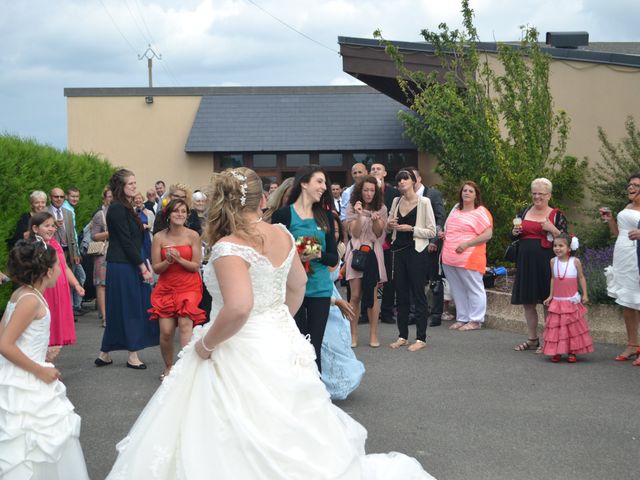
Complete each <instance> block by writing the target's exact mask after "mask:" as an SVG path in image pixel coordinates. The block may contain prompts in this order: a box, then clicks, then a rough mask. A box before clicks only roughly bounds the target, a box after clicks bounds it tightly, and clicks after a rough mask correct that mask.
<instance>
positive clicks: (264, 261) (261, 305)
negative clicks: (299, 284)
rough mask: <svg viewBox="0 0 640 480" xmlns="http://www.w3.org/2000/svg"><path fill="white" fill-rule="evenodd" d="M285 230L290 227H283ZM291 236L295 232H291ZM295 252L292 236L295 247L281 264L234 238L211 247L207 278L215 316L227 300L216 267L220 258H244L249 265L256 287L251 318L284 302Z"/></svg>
mask: <svg viewBox="0 0 640 480" xmlns="http://www.w3.org/2000/svg"><path fill="white" fill-rule="evenodd" d="M282 228H283V230H284V231H285V232H287V233H288V231H287V230H286V229H285V228H284V227H282ZM289 236H290V237H291V235H290V234H289ZM294 254H295V243H294V241H293V237H291V249H290V250H289V255H287V258H286V259H285V260H284V262H282V264H281V265H278V266H274V265H273V264H272V263H271V261H270V260H269V259H268V258H267V257H265V256H264V255H262V254H260V253H258V252H257V251H256V250H255V249H253V248H252V247H249V246H245V245H238V244H237V243H231V242H218V243H216V244H215V245H214V246H213V249H212V250H211V259H210V260H209V264H208V265H207V268H205V271H204V282H205V285H206V287H207V290H209V293H210V294H211V298H212V303H211V319H212V320H214V319H215V317H216V315H217V314H218V312H219V311H220V309H221V308H222V305H223V301H222V295H221V293H220V285H219V284H218V279H217V277H216V274H215V271H214V269H213V264H214V263H215V261H216V260H218V259H219V258H222V257H227V256H236V257H240V258H242V259H243V260H244V261H245V262H247V264H248V265H249V275H250V276H251V287H252V288H253V298H254V300H253V310H252V311H251V315H250V316H249V317H250V319H251V318H253V317H254V316H255V315H259V314H261V313H265V312H269V311H273V310H275V309H278V308H281V307H283V306H284V300H285V296H286V293H287V276H288V275H289V270H290V269H291V262H292V261H293V256H294Z"/></svg>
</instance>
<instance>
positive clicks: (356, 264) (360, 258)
mask: <svg viewBox="0 0 640 480" xmlns="http://www.w3.org/2000/svg"><path fill="white" fill-rule="evenodd" d="M371 252H373V250H372V249H371V247H370V246H369V245H362V246H361V247H360V248H359V249H358V250H353V251H352V252H351V268H353V269H354V270H356V271H358V272H364V271H365V269H366V268H367V261H368V260H369V256H370V255H371Z"/></svg>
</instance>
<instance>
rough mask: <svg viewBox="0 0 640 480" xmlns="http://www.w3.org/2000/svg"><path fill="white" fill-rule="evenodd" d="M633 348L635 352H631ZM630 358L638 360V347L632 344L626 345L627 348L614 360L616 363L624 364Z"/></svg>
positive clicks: (639, 354)
mask: <svg viewBox="0 0 640 480" xmlns="http://www.w3.org/2000/svg"><path fill="white" fill-rule="evenodd" d="M634 348H635V349H636V351H635V352H634V351H632V350H633V349H634ZM627 352H629V353H627ZM625 354H626V355H625ZM631 357H638V358H640V347H639V346H638V345H635V344H633V343H629V344H628V345H627V347H626V348H625V349H624V351H623V352H622V353H621V354H620V355H618V356H616V359H615V360H616V362H626V361H627V360H629V359H630V358H631Z"/></svg>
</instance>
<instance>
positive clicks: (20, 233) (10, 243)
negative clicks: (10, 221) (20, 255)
mask: <svg viewBox="0 0 640 480" xmlns="http://www.w3.org/2000/svg"><path fill="white" fill-rule="evenodd" d="M30 220H31V213H29V212H27V213H23V214H22V215H20V218H19V219H18V223H17V224H16V231H15V232H14V233H13V237H11V238H7V248H8V249H9V250H11V249H12V248H13V247H14V246H15V244H16V242H17V241H18V240H24V232H26V231H28V230H29V221H30Z"/></svg>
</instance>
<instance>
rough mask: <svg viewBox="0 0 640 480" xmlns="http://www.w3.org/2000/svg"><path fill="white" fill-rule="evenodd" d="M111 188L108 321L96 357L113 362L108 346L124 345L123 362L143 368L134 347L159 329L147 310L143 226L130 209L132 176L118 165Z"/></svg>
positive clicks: (153, 339)
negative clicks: (125, 353) (126, 353)
mask: <svg viewBox="0 0 640 480" xmlns="http://www.w3.org/2000/svg"><path fill="white" fill-rule="evenodd" d="M109 188H110V189H111V191H112V192H113V201H112V203H111V206H110V207H109V210H108V211H107V229H108V230H109V249H108V250H107V278H106V292H105V293H106V307H107V308H106V312H107V318H108V319H109V321H108V322H107V326H106V328H105V331H104V335H103V337H102V346H101V348H100V355H98V358H96V360H95V362H94V363H95V364H96V366H98V367H104V366H106V365H111V364H112V363H113V360H111V357H110V355H109V352H112V351H114V350H127V351H128V352H129V355H128V359H127V367H129V368H133V369H135V370H144V369H146V368H147V366H146V365H145V364H144V363H143V362H142V361H141V360H140V358H139V357H138V351H139V350H142V349H143V348H147V347H152V346H156V345H158V343H159V330H158V324H157V323H156V322H150V321H149V314H148V313H147V310H148V309H149V308H150V307H151V302H150V296H151V286H150V283H151V281H152V280H153V275H152V274H151V270H150V269H149V268H148V265H147V263H146V262H145V261H144V259H143V258H142V255H141V252H142V243H143V238H144V234H145V232H146V230H145V228H144V226H143V225H142V222H141V221H140V219H139V218H138V216H137V215H136V213H135V212H134V210H133V197H134V196H135V194H136V177H135V176H134V175H133V172H131V171H129V170H125V169H121V170H118V171H117V172H116V173H114V174H113V176H112V177H111V179H110V180H109Z"/></svg>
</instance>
